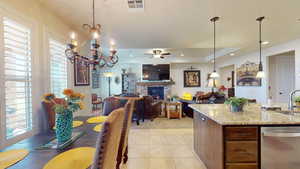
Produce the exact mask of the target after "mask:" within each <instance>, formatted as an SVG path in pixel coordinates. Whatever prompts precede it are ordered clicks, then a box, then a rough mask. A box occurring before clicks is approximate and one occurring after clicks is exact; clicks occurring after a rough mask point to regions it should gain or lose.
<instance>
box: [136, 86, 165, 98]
mask: <svg viewBox="0 0 300 169" xmlns="http://www.w3.org/2000/svg"><path fill="white" fill-rule="evenodd" d="M148 87H164V100H167V97H168V96H170V97H171V86H170V85H149V86H137V92H138V93H139V94H140V95H142V96H147V95H148Z"/></svg>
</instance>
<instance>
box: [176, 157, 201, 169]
mask: <svg viewBox="0 0 300 169" xmlns="http://www.w3.org/2000/svg"><path fill="white" fill-rule="evenodd" d="M174 162H175V167H176V169H206V167H205V165H204V164H203V163H202V162H201V161H200V160H198V159H196V158H174Z"/></svg>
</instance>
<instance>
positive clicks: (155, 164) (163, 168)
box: [149, 158, 175, 169]
mask: <svg viewBox="0 0 300 169" xmlns="http://www.w3.org/2000/svg"><path fill="white" fill-rule="evenodd" d="M149 169H175V162H174V160H173V159H170V158H159V159H157V158H151V159H150V165H149Z"/></svg>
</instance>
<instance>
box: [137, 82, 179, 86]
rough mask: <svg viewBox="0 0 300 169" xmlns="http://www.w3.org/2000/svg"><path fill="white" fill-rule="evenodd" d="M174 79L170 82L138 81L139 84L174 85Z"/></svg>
mask: <svg viewBox="0 0 300 169" xmlns="http://www.w3.org/2000/svg"><path fill="white" fill-rule="evenodd" d="M174 84H175V82H174V81H170V82H137V83H136V85H137V86H169V85H174Z"/></svg>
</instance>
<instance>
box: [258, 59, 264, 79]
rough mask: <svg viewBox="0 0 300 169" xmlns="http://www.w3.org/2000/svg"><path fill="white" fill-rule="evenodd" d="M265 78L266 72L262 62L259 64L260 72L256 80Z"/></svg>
mask: <svg viewBox="0 0 300 169" xmlns="http://www.w3.org/2000/svg"><path fill="white" fill-rule="evenodd" d="M264 77H265V72H264V71H263V65H262V62H260V63H259V67H258V72H257V74H256V78H258V79H262V78H264Z"/></svg>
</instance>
